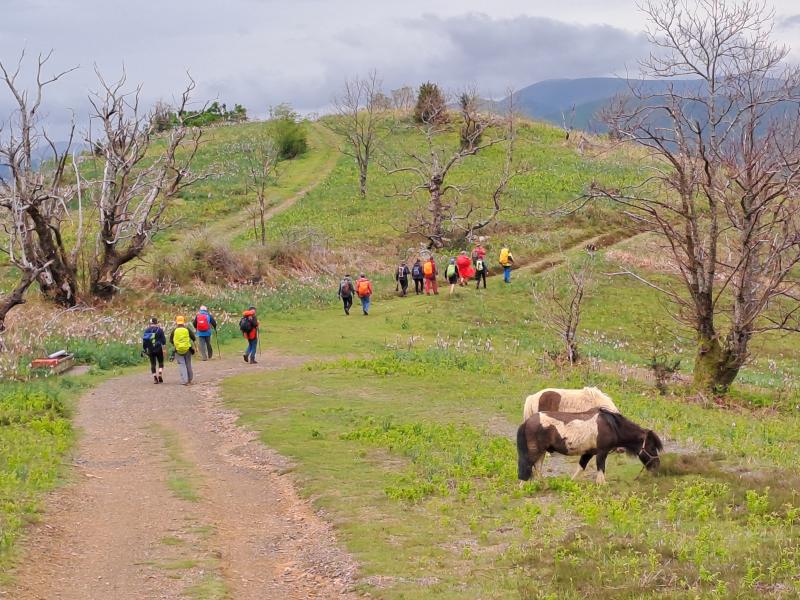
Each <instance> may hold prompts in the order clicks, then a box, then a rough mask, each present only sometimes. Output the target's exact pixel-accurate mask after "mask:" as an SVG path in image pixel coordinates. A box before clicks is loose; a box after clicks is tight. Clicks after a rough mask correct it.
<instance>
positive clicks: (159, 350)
mask: <svg viewBox="0 0 800 600" xmlns="http://www.w3.org/2000/svg"><path fill="white" fill-rule="evenodd" d="M166 345H167V337H166V336H165V335H164V330H163V329H161V327H160V326H159V324H158V319H156V318H155V317H153V318H152V319H150V324H149V325H148V326H147V329H145V330H144V334H143V335H142V354H146V355H147V358H149V359H150V372H151V373H152V374H153V383H164V377H163V375H164V346H166ZM156 363H158V373H156Z"/></svg>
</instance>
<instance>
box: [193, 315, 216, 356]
mask: <svg viewBox="0 0 800 600" xmlns="http://www.w3.org/2000/svg"><path fill="white" fill-rule="evenodd" d="M192 325H194V330H195V331H196V332H197V338H198V340H197V345H198V346H200V358H201V359H202V360H208V359H210V358H211V357H212V356H213V355H214V348H213V347H212V346H211V330H212V329H213V330H214V333H216V332H217V322H216V320H214V316H213V315H212V314H211V313H210V312H208V308H207V307H205V306H201V307H200V311H199V312H198V313H197V315H195V317H194V320H193V321H192Z"/></svg>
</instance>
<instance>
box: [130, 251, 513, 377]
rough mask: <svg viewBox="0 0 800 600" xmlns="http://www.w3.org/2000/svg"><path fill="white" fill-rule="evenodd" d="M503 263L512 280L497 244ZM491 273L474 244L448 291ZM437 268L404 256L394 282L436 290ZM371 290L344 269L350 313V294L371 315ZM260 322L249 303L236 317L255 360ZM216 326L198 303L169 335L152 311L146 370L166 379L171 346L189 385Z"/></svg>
mask: <svg viewBox="0 0 800 600" xmlns="http://www.w3.org/2000/svg"><path fill="white" fill-rule="evenodd" d="M498 262H499V263H500V266H501V267H502V268H503V281H504V282H505V283H510V282H511V267H512V266H513V265H514V256H513V255H512V254H511V251H510V250H509V249H508V247H507V246H505V245H504V246H503V247H502V249H501V250H500V256H499V259H498ZM488 273H489V266H488V264H487V262H486V248H484V247H483V245H481V244H478V245H477V246H476V247H475V248H474V249H473V250H472V253H471V255H469V254H467V251H466V250H464V251H462V252H461V253H459V255H458V256H454V257H452V258H450V259H449V261H448V263H447V265H446V266H445V268H444V273H443V276H444V280H445V281H446V282H447V284H449V285H450V294H451V295H452V294H453V293H454V291H455V288H456V285H461V286H466V285H468V284H469V282H470V281H471V280H474V281H475V282H476V284H475V288H476V289H480V288H481V283H483V289H486V276H487V275H488ZM438 277H439V268H438V267H437V265H436V260H435V259H434V257H433V256H432V255H429V256H426V257H425V258H420V257H417V259H416V260H415V261H414V263H413V264H412V265H411V267H410V268H409V266H408V264H407V263H406V261H402V262H401V263H400V265H399V266H398V268H397V271H396V272H395V281H396V282H397V287H396V291H398V292H399V293H400V295H401V296H405V295H407V293H408V287H409V280H411V281H413V282H414V293H415V294H426V295H430V294H438V293H439V284H438V283H437V279H438ZM372 294H373V288H372V282H371V281H370V280H369V279H368V278H367V277H366V275H365V274H364V273H361V274H360V275H359V277H358V278H357V279H356V280H355V281H353V279H352V278H351V277H350V275H349V274H348V275H345V276H344V279H342V280H341V281H340V282H339V293H338V295H339V298H341V300H342V303H343V304H344V312H345V314H346V315H349V314H350V309H351V308H352V307H353V299H354V298H355V297H356V296H358V298H359V300H360V302H361V310H362V311H363V313H364V315H369V308H370V304H371V299H372ZM258 328H259V322H258V318H257V317H256V308H255V306H251V307H249V308H248V309H247V310H245V311H244V312H243V313H242V318H241V319H240V321H239V330H240V331H241V332H242V335H243V336H244V338H245V340H246V341H247V348H246V349H245V351H244V354H243V358H244V362H246V363H249V364H256V362H257V361H256V353H257V351H258ZM216 332H217V321H216V319H214V316H213V315H212V314H211V313H210V312H209V310H208V307H206V306H201V307H200V308H199V310H198V311H197V314H196V315H195V316H194V318H193V319H192V321H191V327H190V326H189V325H188V324H187V323H186V317H185V316H183V315H177V316H176V317H175V325H174V327H173V328H172V330H171V331H170V333H169V339H168V338H167V335H166V333H165V332H164V329H163V328H162V327H161V325H160V324H159V322H158V319H157V318H156V317H153V318H151V319H150V323H149V324H148V326H147V328H146V329H145V330H144V334H143V335H142V354H143V355H144V356H146V357H147V358H149V359H150V372H151V374H152V375H153V383H155V384H159V383H164V355H165V353H166V350H167V347H168V345H169V346H172V350H171V351H170V354H169V361H170V362H172V361H175V362H176V363H177V365H178V372H179V374H180V380H181V384H183V385H191V384H192V381H193V380H194V370H193V368H192V355H193V354H195V352H196V347H197V348H199V350H200V357H201V359H202V360H204V361H206V360H210V359H211V358H212V357H213V356H214V347H213V345H212V343H211V339H212V335H214V334H216Z"/></svg>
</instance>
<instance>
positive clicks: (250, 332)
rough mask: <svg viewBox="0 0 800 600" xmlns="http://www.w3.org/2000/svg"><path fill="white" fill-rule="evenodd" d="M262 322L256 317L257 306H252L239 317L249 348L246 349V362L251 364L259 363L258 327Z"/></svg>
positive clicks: (240, 326) (240, 327) (240, 328)
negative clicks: (257, 359) (257, 360)
mask: <svg viewBox="0 0 800 600" xmlns="http://www.w3.org/2000/svg"><path fill="white" fill-rule="evenodd" d="M259 325H260V323H259V322H258V319H257V318H256V307H255V306H251V307H250V308H248V309H247V310H246V311H244V312H243V313H242V318H241V319H239V331H241V332H242V335H244V339H246V340H247V350H245V351H244V362H249V363H250V364H251V365H255V364H257V362H256V350H258V327H259Z"/></svg>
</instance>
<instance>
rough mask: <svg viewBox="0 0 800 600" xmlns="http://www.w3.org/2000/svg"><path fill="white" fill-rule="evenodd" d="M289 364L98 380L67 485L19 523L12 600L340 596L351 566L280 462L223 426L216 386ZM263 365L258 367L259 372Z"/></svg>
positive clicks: (199, 365)
mask: <svg viewBox="0 0 800 600" xmlns="http://www.w3.org/2000/svg"><path fill="white" fill-rule="evenodd" d="M301 362H302V359H298V358H287V357H282V356H278V355H274V354H270V353H265V354H264V357H263V359H262V360H261V364H258V365H248V364H245V363H244V362H243V361H242V359H241V355H239V354H236V355H235V357H226V358H225V359H224V360H219V359H217V358H215V359H214V360H212V361H209V362H200V361H199V360H198V361H196V362H195V365H194V366H195V376H196V380H195V383H194V384H193V385H191V386H181V385H179V383H178V382H177V379H178V375H177V370H176V369H175V368H174V367H172V366H170V367H168V368H167V369H166V383H164V384H163V385H154V384H153V383H152V380H151V378H150V375H149V373H147V372H146V369H144V368H143V369H142V371H141V372H139V373H137V374H135V375H127V376H124V377H120V378H116V379H113V380H110V381H107V382H105V383H103V384H102V385H100V386H99V387H97V388H96V389H94V390H93V391H91V392H89V393H88V394H86V395H85V396H84V397H83V398H82V399H81V401H80V404H79V406H78V409H77V415H76V419H75V424H76V427H77V428H78V430H79V431H80V440H79V442H78V448H77V454H76V457H75V466H76V469H75V475H74V479H75V481H74V482H73V483H70V484H68V485H66V486H64V487H62V488H60V489H59V490H57V491H56V492H54V493H53V494H52V495H51V496H50V497H49V499H48V502H47V510H46V513H45V516H44V520H43V522H42V523H41V524H39V525H37V526H35V527H33V528H31V530H30V533H29V535H28V538H27V540H26V544H25V554H24V556H23V559H24V560H23V562H22V565H21V567H20V569H19V570H18V571H17V573H16V583H15V584H14V585H15V587H13V588H12V589H11V590H9V591H7V592H5V593H3V592H0V598H14V599H15V600H34V599H35V600H61V599H63V600H127V599H131V600H133V599H136V600H145V599H146V600H151V599H178V598H186V597H193V598H199V599H217V598H231V599H236V600H239V599H242V600H251V599H252V600H255V599H258V600H263V599H266V598H290V599H294V598H298V599H300V598H348V597H351V596H353V594H352V593H351V592H349V591H348V590H349V589H350V585H351V582H352V580H353V576H354V573H355V564H354V562H353V561H352V559H351V558H350V557H349V556H348V555H347V554H346V553H345V552H343V551H342V550H341V549H340V548H339V547H338V546H337V544H336V540H335V538H334V535H333V532H332V530H331V527H330V526H329V525H328V524H327V523H325V522H324V521H323V520H322V519H320V518H319V517H318V516H317V515H316V514H315V513H314V511H313V510H312V509H311V507H310V506H309V504H308V503H307V502H305V501H303V500H301V499H300V498H298V496H297V494H296V492H295V489H294V487H293V485H292V482H291V481H290V480H289V479H288V478H287V477H284V476H282V474H283V473H286V471H287V470H288V468H289V466H290V465H289V464H288V463H287V461H286V459H284V458H282V457H281V456H280V455H278V454H277V453H275V452H274V451H271V450H270V449H269V448H267V447H266V446H264V445H263V444H261V443H260V442H258V441H257V440H256V439H255V437H256V436H255V434H252V433H250V432H247V431H245V430H243V429H241V428H239V427H237V425H236V414H235V413H233V412H231V411H228V410H226V409H224V408H223V406H222V401H221V399H220V395H219V383H220V382H221V380H222V379H223V378H225V377H227V376H230V375H234V374H236V373H240V372H246V371H253V370H254V369H280V368H287V367H291V366H296V365H298V364H300V363H301ZM267 365H268V366H267Z"/></svg>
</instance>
